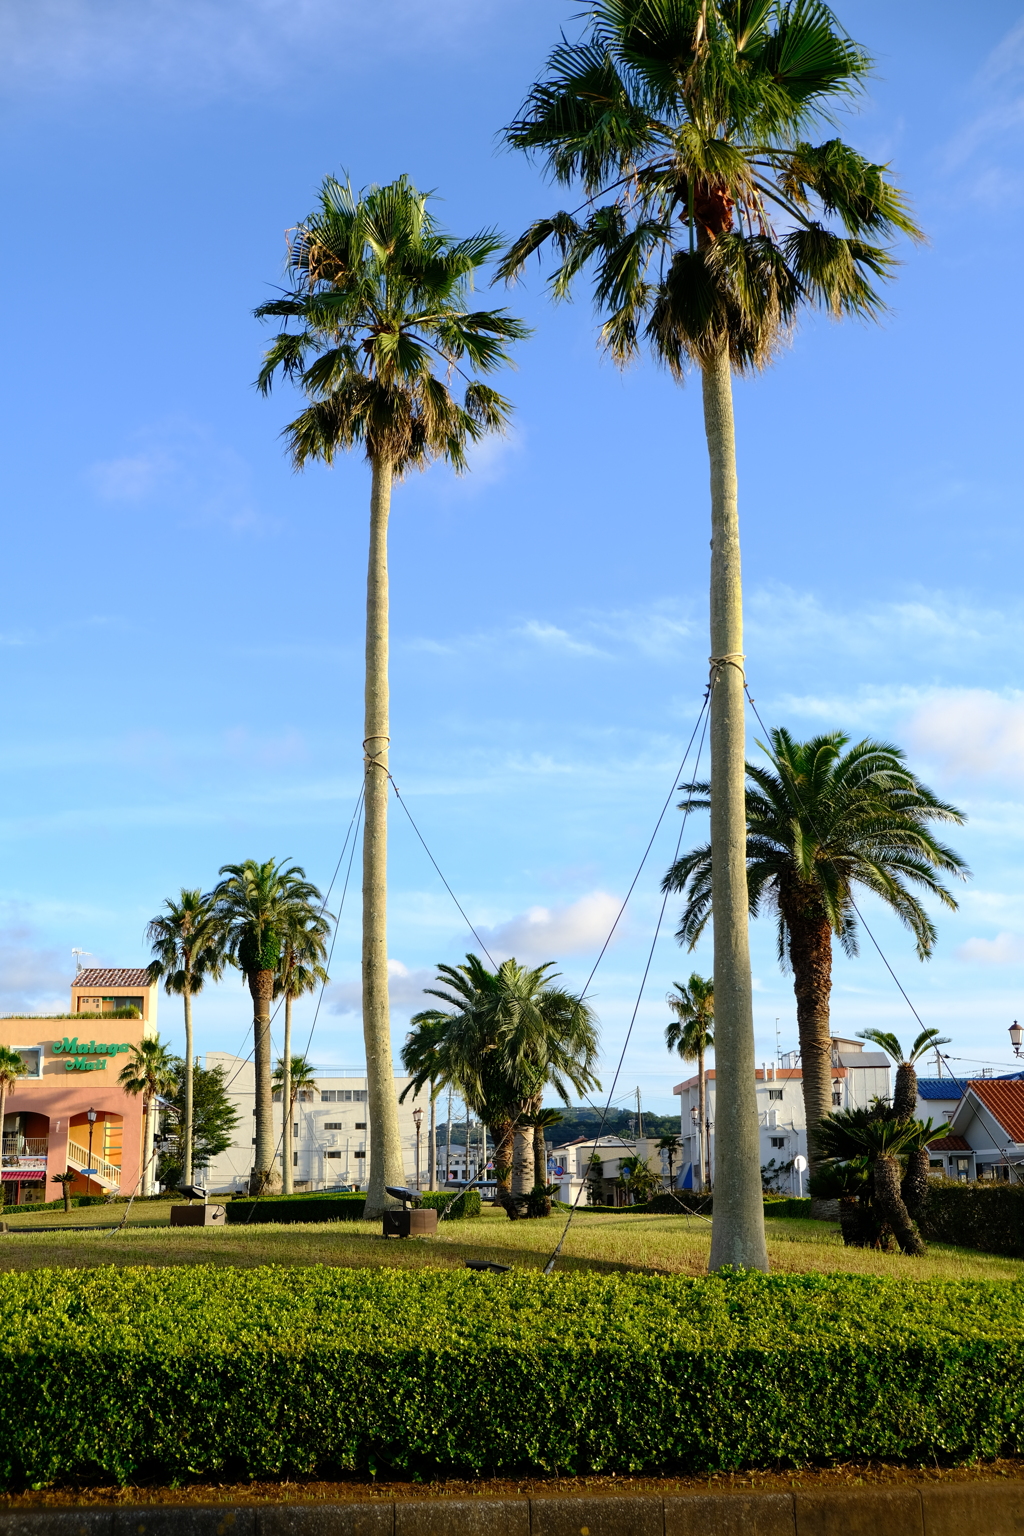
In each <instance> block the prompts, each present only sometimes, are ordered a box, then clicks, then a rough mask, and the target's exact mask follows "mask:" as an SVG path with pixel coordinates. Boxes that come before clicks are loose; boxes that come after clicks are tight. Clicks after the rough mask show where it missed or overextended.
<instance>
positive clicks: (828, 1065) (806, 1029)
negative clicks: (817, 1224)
mask: <svg viewBox="0 0 1024 1536" xmlns="http://www.w3.org/2000/svg"><path fill="white" fill-rule="evenodd" d="M794 905H795V902H794V900H793V899H792V898H791V899H790V900H789V901H784V907H785V910H784V912H783V916H784V917H785V920H786V927H787V929H788V932H789V959H790V964H791V965H792V968H793V991H794V992H795V994H796V1023H797V1033H798V1037H799V1040H800V1066H801V1070H802V1084H803V1095H804V1116H805V1119H806V1122H807V1159H808V1162H809V1163H810V1165H811V1173H812V1174H813V1173H814V1172H815V1170H816V1169H817V1167H818V1165H819V1164H820V1162H821V1154H820V1153H819V1152H818V1147H817V1141H816V1140H815V1136H814V1127H815V1126H816V1125H817V1124H818V1121H819V1120H823V1119H824V1118H825V1116H826V1115H830V1114H831V1113H832V1027H831V1022H830V1017H829V999H830V997H831V993H832V929H831V926H830V925H829V921H828V918H827V917H825V915H824V913H823V912H821V911H820V909H819V910H816V911H812V912H810V913H807V912H800V911H795V910H794V909H793V908H794ZM813 1209H814V1207H813V1206H812V1210H813Z"/></svg>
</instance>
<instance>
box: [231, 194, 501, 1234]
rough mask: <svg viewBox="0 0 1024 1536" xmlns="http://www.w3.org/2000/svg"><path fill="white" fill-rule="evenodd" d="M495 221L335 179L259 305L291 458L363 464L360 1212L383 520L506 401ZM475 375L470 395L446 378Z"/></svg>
mask: <svg viewBox="0 0 1024 1536" xmlns="http://www.w3.org/2000/svg"><path fill="white" fill-rule="evenodd" d="M500 244H501V242H500V240H499V239H498V237H497V235H496V234H494V232H493V231H483V232H481V233H480V234H476V235H472V236H470V237H469V239H467V240H460V241H455V240H452V239H451V237H450V236H449V235H448V234H446V233H445V232H444V231H443V230H442V229H441V228H440V226H439V225H438V223H437V222H436V220H435V219H434V217H433V215H432V214H431V213H430V212H429V211H428V209H427V197H426V196H425V195H424V194H422V193H420V192H418V191H417V190H416V188H415V187H414V186H413V185H412V183H411V182H410V181H409V179H408V178H407V177H405V176H401V177H399V178H398V180H397V181H393V182H391V183H390V184H389V185H387V186H384V187H377V186H374V187H370V188H369V189H368V190H367V191H364V192H363V193H362V194H361V195H360V196H359V197H356V196H355V194H354V193H353V191H352V188H351V187H350V186H349V185H348V184H347V183H346V184H345V185H344V186H343V185H342V184H341V183H340V182H338V181H335V180H334V179H333V177H328V178H327V180H325V181H324V183H323V186H322V187H321V191H320V202H319V206H318V208H317V209H316V211H315V212H314V213H312V214H311V215H310V216H309V218H307V219H305V220H304V221H303V222H302V223H301V224H300V225H299V227H298V230H297V232H296V234H295V237H294V239H293V240H292V244H291V248H290V254H289V263H288V265H289V272H290V275H291V278H292V283H293V286H292V289H291V291H290V292H289V293H288V294H287V295H286V296H285V297H283V298H280V299H273V300H271V301H270V302H269V303H266V304H262V305H260V307H259V309H257V311H256V314H257V315H258V316H260V317H261V318H283V319H285V320H286V321H287V320H292V321H294V322H295V324H296V329H295V330H286V331H284V332H283V333H282V334H280V335H278V336H277V337H276V338H275V340H274V342H273V344H272V346H271V347H270V349H269V350H268V352H267V354H266V357H265V359H264V363H263V367H262V369H261V371H260V375H259V380H258V383H259V387H260V389H262V390H263V392H264V393H267V392H268V391H269V390H270V388H271V385H272V383H273V380H274V377H275V375H276V374H278V373H279V372H280V373H283V374H284V375H285V377H287V378H291V379H294V380H295V381H296V382H297V383H298V384H299V385H300V387H301V388H302V389H303V390H304V391H305V393H306V396H307V398H308V400H309V402H310V403H309V405H308V406H307V407H306V409H305V410H304V411H303V412H302V413H301V414H300V415H299V416H297V417H296V418H295V420H294V421H292V422H290V423H289V424H288V426H287V427H285V429H284V436H285V438H286V440H287V442H288V446H289V450H290V453H291V458H292V462H293V464H294V465H295V467H296V468H297V469H301V468H302V467H303V465H305V464H306V463H307V462H308V461H309V460H310V459H320V460H322V461H323V462H325V463H327V464H330V463H332V462H333V460H334V457H335V455H336V454H338V453H339V452H341V451H342V450H343V449H349V448H353V447H355V446H357V445H360V446H362V447H363V449H364V451H365V453H366V458H367V460H368V462H369V465H370V472H371V486H370V555H369V564H368V570H367V586H366V698H365V705H366V708H365V722H364V727H363V756H364V776H365V777H364V784H365V796H364V822H363V955H362V968H363V1034H364V1039H365V1044H366V1075H367V1089H368V1093H369V1105H368V1108H369V1120H370V1129H371V1142H370V1147H371V1151H370V1173H369V1185H368V1188H367V1206H366V1214H367V1216H370V1215H377V1214H379V1213H380V1212H381V1211H382V1210H383V1209H384V1206H385V1204H386V1203H387V1197H386V1196H385V1193H384V1186H385V1185H386V1184H400V1183H401V1182H402V1179H403V1177H404V1175H403V1162H402V1144H401V1138H400V1136H399V1130H398V1108H397V1104H396V1101H395V1086H394V1071H393V1066H392V1058H391V1022H390V1006H389V999H388V971H387V803H388V781H389V777H390V775H389V771H388V761H389V758H388V753H389V746H390V740H391V737H390V731H391V725H390V718H389V695H388V566H387V530H388V517H389V514H390V508H391V488H392V483H393V482H394V481H395V480H396V479H401V478H402V477H403V476H404V475H406V474H407V473H408V472H409V471H410V470H412V469H422V468H424V467H426V465H428V464H430V463H431V462H432V461H433V460H436V459H445V460H447V462H448V463H449V464H451V465H452V466H453V467H454V468H455V469H456V470H458V471H461V470H464V469H465V468H466V467H467V463H466V449H467V446H468V445H469V444H470V443H474V442H477V441H478V440H479V439H480V438H481V437H483V436H484V435H485V434H486V433H488V432H500V431H503V430H504V428H505V426H506V424H507V422H508V418H509V413H510V406H509V403H508V401H507V400H505V399H504V398H503V397H502V396H501V395H499V394H498V393H497V392H496V391H495V390H493V389H491V388H490V387H489V386H488V385H485V384H483V383H481V382H480V380H479V379H478V378H474V377H469V376H468V375H467V372H466V371H465V370H469V373H470V374H478V373H490V372H492V371H493V370H494V369H497V368H498V367H500V366H501V365H502V364H504V363H506V362H508V353H507V350H506V347H505V343H506V342H508V341H511V340H514V339H516V338H519V337H521V336H524V335H525V334H526V328H525V327H524V326H523V325H521V324H520V322H519V321H518V320H514V319H513V318H512V317H511V316H510V315H509V314H508V312H507V311H506V310H496V309H492V310H474V309H471V308H470V294H471V289H472V284H473V278H474V276H475V274H477V273H478V272H479V271H480V270H481V268H482V267H483V266H484V265H485V264H486V262H487V261H489V260H490V258H491V257H492V256H493V255H494V254H495V253H496V252H497V251H498V250H499V248H500ZM438 369H440V370H441V372H442V373H444V374H447V375H448V377H450V376H451V374H452V372H453V371H454V372H456V373H458V374H460V375H461V377H462V378H463V379H465V380H466V388H465V392H464V394H463V398H462V403H461V404H459V403H458V402H457V401H456V400H455V398H454V397H453V395H452V393H451V392H450V390H449V388H448V386H447V384H446V382H445V381H444V378H442V377H441V376H440V375H439V373H438V372H437V371H436V370H438Z"/></svg>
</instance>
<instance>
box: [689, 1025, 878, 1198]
mask: <svg viewBox="0 0 1024 1536" xmlns="http://www.w3.org/2000/svg"><path fill="white" fill-rule="evenodd" d="M798 1063H799V1055H798V1053H797V1052H796V1051H791V1052H790V1053H789V1054H788V1055H785V1056H783V1057H782V1065H781V1066H776V1065H774V1064H772V1063H769V1062H765V1063H764V1065H763V1066H761V1067H759V1068H758V1069H757V1070H756V1071H755V1073H754V1078H755V1083H756V1096H757V1119H758V1125H759V1127H760V1159H761V1167H762V1168H769V1167H771V1168H773V1171H775V1172H776V1181H775V1182H776V1187H777V1188H778V1189H779V1190H780V1192H781V1193H793V1194H796V1193H798V1191H799V1189H800V1186H801V1179H800V1177H799V1175H798V1174H797V1173H796V1172H795V1171H794V1169H793V1167H792V1164H793V1159H794V1158H795V1157H796V1156H797V1155H798V1154H799V1155H801V1156H803V1157H806V1156H807V1119H806V1116H805V1114H804V1099H803V1072H802V1071H801V1069H800V1066H799V1064H798ZM706 1078H707V1117H708V1122H709V1126H710V1132H709V1138H708V1139H709V1142H710V1171H711V1181H712V1184H713V1183H714V1167H715V1073H714V1069H713V1068H712V1069H711V1070H710V1071H709V1072H707V1073H706ZM672 1092H673V1093H674V1094H675V1095H676V1096H677V1097H678V1099H679V1139H680V1141H681V1142H682V1143H683V1154H682V1157H681V1160H680V1162H681V1166H680V1167H679V1169H678V1177H677V1181H676V1182H677V1184H678V1185H679V1187H680V1188H681V1189H692V1188H695V1187H697V1185H698V1184H699V1174H698V1168H699V1156H698V1142H697V1101H698V1083H697V1078H696V1077H695V1076H694V1077H690V1078H687V1079H686V1081H685V1082H682V1083H677V1084H676V1086H675V1087H674V1088H673V1090H672ZM889 1097H890V1087H889V1058H888V1057H887V1056H885V1055H884V1054H883V1053H882V1052H881V1051H866V1050H865V1049H864V1047H863V1043H862V1042H861V1041H860V1040H846V1039H842V1038H840V1037H838V1036H837V1037H836V1038H835V1039H833V1041H832V1104H833V1107H834V1108H836V1109H853V1108H866V1107H867V1106H868V1105H869V1104H870V1103H871V1101H872V1099H875V1098H880V1099H888V1098H889Z"/></svg>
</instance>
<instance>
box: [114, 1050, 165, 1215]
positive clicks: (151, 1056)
mask: <svg viewBox="0 0 1024 1536" xmlns="http://www.w3.org/2000/svg"><path fill="white" fill-rule="evenodd" d="M117 1080H118V1082H119V1083H120V1084H121V1087H122V1088H123V1089H124V1091H125V1093H130V1094H139V1093H141V1094H142V1109H143V1114H144V1115H145V1131H144V1134H143V1138H142V1194H143V1197H145V1196H147V1195H151V1194H152V1193H153V1185H154V1172H155V1169H154V1157H155V1153H154V1142H155V1140H156V1116H157V1109H156V1101H157V1099H158V1098H163V1097H165V1096H169V1095H170V1094H172V1093H173V1092H174V1088H175V1085H176V1076H175V1058H174V1057H173V1056H172V1055H171V1053H170V1051H169V1050H168V1048H167V1046H166V1045H164V1043H163V1042H162V1041H161V1039H160V1037H159V1035H157V1036H156V1037H155V1038H153V1039H143V1040H140V1041H139V1043H138V1045H133V1046H132V1048H131V1050H130V1051H129V1052H128V1060H127V1061H126V1062H125V1064H124V1066H123V1067H122V1068H121V1071H120V1073H119V1075H118V1079H117Z"/></svg>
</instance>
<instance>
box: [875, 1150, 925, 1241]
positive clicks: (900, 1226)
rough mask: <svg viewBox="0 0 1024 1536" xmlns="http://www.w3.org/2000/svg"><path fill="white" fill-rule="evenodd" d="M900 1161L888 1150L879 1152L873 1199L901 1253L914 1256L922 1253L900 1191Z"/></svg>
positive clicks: (876, 1162) (876, 1161) (876, 1160)
mask: <svg viewBox="0 0 1024 1536" xmlns="http://www.w3.org/2000/svg"><path fill="white" fill-rule="evenodd" d="M900 1172H901V1170H900V1162H899V1158H898V1157H896V1156H895V1155H894V1154H893V1153H891V1152H880V1153H879V1155H878V1156H877V1157H876V1159H875V1200H876V1201H877V1203H878V1206H879V1210H880V1212H881V1215H882V1218H883V1220H885V1221H887V1222H888V1224H889V1226H890V1227H891V1228H892V1234H893V1236H894V1237H895V1239H896V1241H897V1242H898V1243H899V1245H900V1248H901V1249H902V1251H903V1252H904V1253H909V1254H912V1255H913V1256H914V1257H917V1256H918V1255H920V1254H922V1253H924V1243H922V1241H921V1239H920V1237H919V1236H918V1234H917V1232H916V1231H915V1230H914V1224H913V1222H912V1221H911V1219H910V1216H909V1215H908V1213H907V1208H906V1206H905V1205H904V1204H903V1197H902V1195H901V1194H900Z"/></svg>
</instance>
